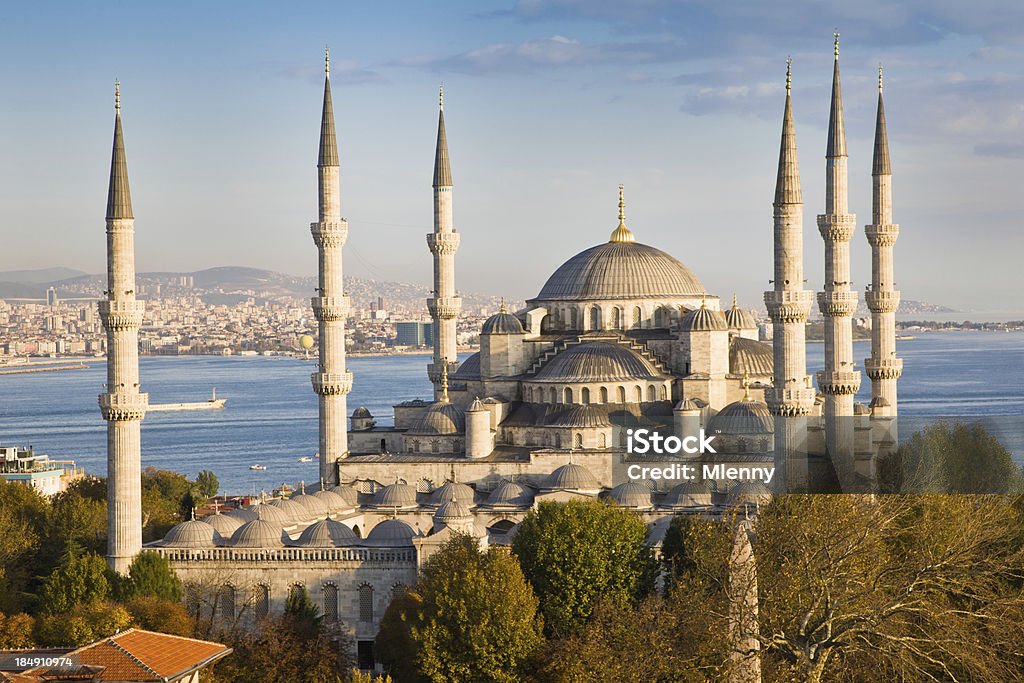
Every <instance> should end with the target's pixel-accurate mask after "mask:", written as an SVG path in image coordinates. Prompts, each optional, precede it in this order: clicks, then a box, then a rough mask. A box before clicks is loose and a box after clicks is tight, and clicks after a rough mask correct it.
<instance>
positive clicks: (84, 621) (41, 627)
mask: <svg viewBox="0 0 1024 683" xmlns="http://www.w3.org/2000/svg"><path fill="white" fill-rule="evenodd" d="M131 625H132V617H131V615H130V614H129V613H128V610H126V609H125V608H124V607H123V606H121V605H119V604H117V603H115V602H111V601H110V600H92V601H90V602H83V603H81V604H78V605H75V606H74V607H73V608H72V609H71V610H70V611H68V612H65V613H63V614H46V615H43V616H42V617H40V618H39V621H38V623H37V627H36V640H37V641H38V643H39V644H40V645H43V646H49V647H58V646H62V645H63V646H67V645H87V644H89V643H91V642H93V641H96V640H99V639H101V638H106V637H107V636H112V635H114V634H115V633H117V632H119V631H124V630H125V629H127V628H129V627H131Z"/></svg>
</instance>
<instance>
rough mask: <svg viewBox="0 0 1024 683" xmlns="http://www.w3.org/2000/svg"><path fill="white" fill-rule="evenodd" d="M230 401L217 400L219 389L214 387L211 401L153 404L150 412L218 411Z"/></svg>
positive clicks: (150, 406)
mask: <svg viewBox="0 0 1024 683" xmlns="http://www.w3.org/2000/svg"><path fill="white" fill-rule="evenodd" d="M227 402H228V400H227V399H226V398H217V388H216V387H214V389H213V393H212V394H211V396H210V399H209V400H207V401H196V402H195V403H151V404H150V405H149V409H148V410H149V412H151V413H168V412H171V411H174V410H217V409H219V408H223V407H224V404H226V403H227Z"/></svg>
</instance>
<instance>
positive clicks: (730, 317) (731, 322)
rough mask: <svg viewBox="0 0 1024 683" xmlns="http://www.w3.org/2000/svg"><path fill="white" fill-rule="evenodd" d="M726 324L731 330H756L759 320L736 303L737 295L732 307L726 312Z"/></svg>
mask: <svg viewBox="0 0 1024 683" xmlns="http://www.w3.org/2000/svg"><path fill="white" fill-rule="evenodd" d="M725 324H726V325H728V326H729V329H730V330H756V329H757V320H755V319H754V316H752V315H751V314H750V311H745V310H743V309H742V308H740V307H739V306H738V305H737V304H736V297H733V299H732V308H730V309H729V310H728V311H726V312H725Z"/></svg>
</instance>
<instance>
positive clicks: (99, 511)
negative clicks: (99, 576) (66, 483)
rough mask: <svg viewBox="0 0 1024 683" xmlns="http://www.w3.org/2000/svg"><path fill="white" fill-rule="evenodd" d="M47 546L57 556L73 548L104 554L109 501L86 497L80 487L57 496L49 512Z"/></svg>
mask: <svg viewBox="0 0 1024 683" xmlns="http://www.w3.org/2000/svg"><path fill="white" fill-rule="evenodd" d="M46 521H47V546H48V547H49V548H50V549H52V551H53V553H54V557H55V558H59V557H61V556H62V555H63V554H64V553H65V552H66V551H67V549H68V548H69V547H72V546H74V547H80V548H84V549H85V550H87V551H89V552H93V553H97V554H100V553H102V552H103V551H104V550H105V548H106V544H107V504H106V502H105V501H96V500H93V499H91V498H87V497H85V496H83V495H82V494H81V493H80V492H79V490H78V489H77V488H69V489H68V490H67V491H64V492H62V493H60V494H58V495H56V496H55V497H54V498H53V500H52V501H51V504H50V508H49V510H48V511H47V515H46Z"/></svg>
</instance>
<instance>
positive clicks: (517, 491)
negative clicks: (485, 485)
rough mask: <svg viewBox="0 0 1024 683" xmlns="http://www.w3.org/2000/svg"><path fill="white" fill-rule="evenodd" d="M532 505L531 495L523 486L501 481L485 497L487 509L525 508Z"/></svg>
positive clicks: (506, 480)
mask: <svg viewBox="0 0 1024 683" xmlns="http://www.w3.org/2000/svg"><path fill="white" fill-rule="evenodd" d="M531 504H533V493H532V492H531V491H530V490H529V489H527V488H526V487H524V486H520V485H519V484H517V483H515V482H512V481H509V480H508V479H504V480H502V482H501V483H500V484H498V485H497V486H495V487H494V490H493V491H491V495H489V496H487V503H486V505H487V507H527V506H529V505H531Z"/></svg>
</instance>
